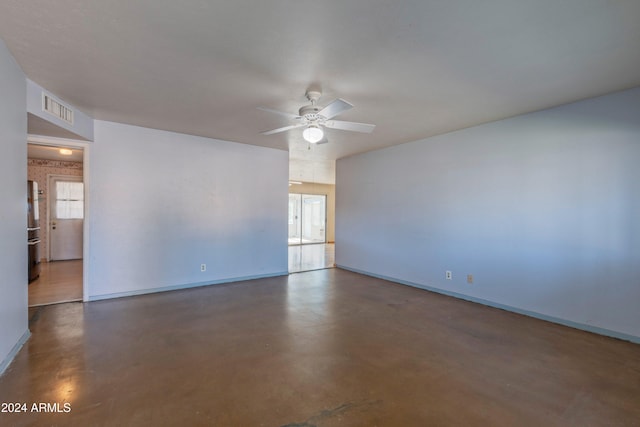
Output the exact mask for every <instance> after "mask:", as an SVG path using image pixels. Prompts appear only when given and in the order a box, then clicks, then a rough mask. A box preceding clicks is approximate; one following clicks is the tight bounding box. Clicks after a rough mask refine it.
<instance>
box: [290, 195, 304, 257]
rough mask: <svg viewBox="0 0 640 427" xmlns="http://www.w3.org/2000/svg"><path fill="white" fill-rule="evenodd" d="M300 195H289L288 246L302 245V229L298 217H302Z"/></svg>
mask: <svg viewBox="0 0 640 427" xmlns="http://www.w3.org/2000/svg"><path fill="white" fill-rule="evenodd" d="M300 196H301V195H300V194H289V244H290V245H299V244H301V243H302V227H301V222H300V216H301V215H302V213H301V211H302V203H301V201H302V199H301V198H300Z"/></svg>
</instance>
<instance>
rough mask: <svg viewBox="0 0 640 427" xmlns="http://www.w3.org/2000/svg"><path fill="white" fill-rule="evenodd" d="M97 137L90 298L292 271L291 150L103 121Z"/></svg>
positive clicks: (89, 170) (92, 163) (92, 181)
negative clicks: (289, 231)
mask: <svg viewBox="0 0 640 427" xmlns="http://www.w3.org/2000/svg"><path fill="white" fill-rule="evenodd" d="M94 136H95V141H94V142H93V143H92V144H91V151H90V162H89V165H88V167H87V169H86V170H85V173H88V176H89V180H88V181H89V183H88V185H89V186H88V188H89V200H88V206H89V218H90V242H91V246H90V254H89V257H90V262H89V266H90V272H89V290H88V293H89V299H100V298H105V297H111V296H119V295H130V294H136V293H143V292H150V291H156V290H166V289H171V288H174V287H183V286H191V285H198V284H206V283H214V282H220V281H229V280H236V279H241V278H251V277H264V276H270V275H278V274H286V273H287V265H288V264H287V228H286V227H287V200H288V199H287V197H288V196H287V194H288V166H287V163H288V153H287V152H286V151H280V150H274V149H269V148H264V147H255V146H250V145H245V144H237V143H232V142H225V141H219V140H213V139H208V138H202V137H195V136H189V135H183V134H177V133H172V132H165V131H159V130H153V129H146V128H141V127H136V126H129V125H123V124H118V123H111V122H104V121H98V120H96V121H95V130H94ZM200 264H207V271H206V272H201V271H200Z"/></svg>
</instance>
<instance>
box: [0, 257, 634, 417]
mask: <svg viewBox="0 0 640 427" xmlns="http://www.w3.org/2000/svg"><path fill="white" fill-rule="evenodd" d="M30 316H31V331H32V333H33V336H32V337H31V339H30V340H29V341H28V342H27V343H26V344H25V346H24V347H23V349H22V350H21V351H20V352H19V354H18V355H17V357H16V359H15V361H14V362H13V363H12V364H11V365H10V367H9V368H8V370H7V371H6V372H5V374H4V375H3V376H2V377H1V378H0V402H24V403H27V404H28V405H31V404H32V403H34V402H44V403H59V404H60V405H61V408H62V409H63V408H64V407H63V403H65V402H67V403H70V409H71V412H69V413H34V412H27V413H21V414H7V413H0V425H3V426H4V425H16V426H22V425H65V426H66V425H79V426H86V425H104V426H125V425H131V426H138V425H144V426H147V425H180V426H195V425H203V426H204V425H216V426H306V427H309V426H375V425H378V426H429V425H434V426H452V425H454V426H455V425H461V426H475V425H487V426H489V425H490V426H515V425H517V426H541V425H544V426H589V425H592V426H600V425H612V426H632V425H640V400H639V399H640V346H638V345H636V344H631V343H628V342H623V341H619V340H615V339H610V338H606V337H602V336H598V335H594V334H590V333H587V332H583V331H578V330H575V329H570V328H567V327H563V326H559V325H555V324H551V323H547V322H544V321H540V320H536V319H532V318H528V317H524V316H520V315H517V314H513V313H509V312H506V311H501V310H497V309H493V308H488V307H484V306H481V305H478V304H473V303H469V302H465V301H462V300H456V299H454V298H450V297H445V296H441V295H437V294H433V293H429V292H426V291H422V290H418V289H414V288H410V287H405V286H402V285H397V284H393V283H390V282H386V281H383V280H378V279H373V278H369V277H366V276H362V275H359V274H355V273H351V272H347V271H344V270H340V269H328V270H318V271H312V272H307V273H300V274H293V275H291V276H288V277H286V276H285V277H276V278H269V279H260V280H255V281H249V282H238V283H233V284H226V285H216V286H210V287H204V288H196V289H189V290H184V291H175V292H167V293H162V294H153V295H145V296H138V297H131V298H122V299H117V300H110V301H100V302H93V303H87V304H82V303H69V304H59V305H52V306H46V307H38V308H33V309H31V310H30Z"/></svg>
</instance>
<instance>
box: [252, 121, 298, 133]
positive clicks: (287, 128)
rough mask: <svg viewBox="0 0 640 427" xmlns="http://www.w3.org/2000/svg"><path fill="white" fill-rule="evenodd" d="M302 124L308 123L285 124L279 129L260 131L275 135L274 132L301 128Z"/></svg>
mask: <svg viewBox="0 0 640 427" xmlns="http://www.w3.org/2000/svg"><path fill="white" fill-rule="evenodd" d="M302 126H306V125H305V124H304V123H298V124H297V125H290V126H285V127H281V128H278V129H273V130H268V131H265V132H260V133H262V134H263V135H273V134H274V133H279V132H285V131H288V130H291V129H295V128H300V127H302Z"/></svg>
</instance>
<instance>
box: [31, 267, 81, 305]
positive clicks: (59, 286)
mask: <svg viewBox="0 0 640 427" xmlns="http://www.w3.org/2000/svg"><path fill="white" fill-rule="evenodd" d="M40 266H41V270H40V277H38V278H37V279H36V280H34V281H33V282H31V283H30V284H29V307H33V306H38V305H46V304H57V303H61V302H70V301H82V260H72V261H53V262H42V263H40Z"/></svg>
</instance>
